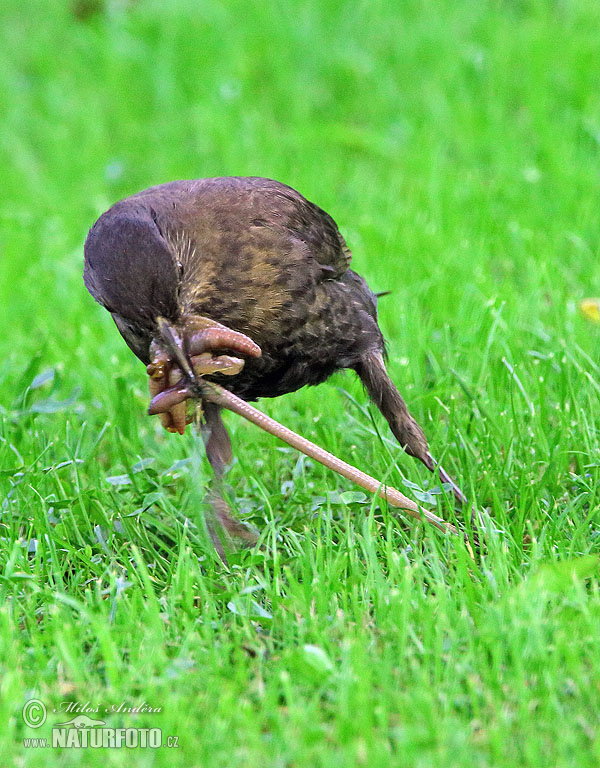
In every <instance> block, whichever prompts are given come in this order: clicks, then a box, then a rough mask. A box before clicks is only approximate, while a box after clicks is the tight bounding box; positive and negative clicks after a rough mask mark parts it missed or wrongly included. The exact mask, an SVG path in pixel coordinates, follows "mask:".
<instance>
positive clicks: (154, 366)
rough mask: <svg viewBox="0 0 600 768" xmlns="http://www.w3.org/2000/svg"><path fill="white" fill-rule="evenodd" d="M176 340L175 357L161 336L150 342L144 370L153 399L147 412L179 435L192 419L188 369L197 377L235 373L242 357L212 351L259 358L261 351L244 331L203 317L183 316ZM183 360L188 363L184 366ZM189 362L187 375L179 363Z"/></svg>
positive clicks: (237, 371)
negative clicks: (147, 361) (189, 405)
mask: <svg viewBox="0 0 600 768" xmlns="http://www.w3.org/2000/svg"><path fill="white" fill-rule="evenodd" d="M179 341H180V344H181V347H180V349H179V352H180V354H178V355H177V356H174V355H173V354H172V353H171V351H170V350H169V349H168V348H167V347H166V346H165V344H164V343H162V341H161V340H160V339H157V340H155V341H153V342H152V344H151V346H150V356H151V359H150V363H149V364H148V366H147V368H146V372H147V373H148V377H149V379H148V385H149V389H150V397H151V398H152V399H151V401H150V407H149V409H148V412H149V413H150V414H151V415H154V414H157V415H158V416H159V418H160V421H161V424H162V425H163V427H164V428H165V429H166V430H167V431H169V432H178V433H179V434H181V435H182V434H183V433H184V431H185V428H186V425H187V424H189V423H190V422H191V421H193V418H194V409H191V410H190V409H188V403H187V401H188V400H189V399H190V398H191V397H192V395H191V393H190V391H189V388H188V387H187V386H186V383H188V382H186V381H185V379H186V378H188V379H189V377H190V371H191V372H193V375H195V376H196V377H201V376H206V375H210V374H215V373H220V374H222V375H224V376H235V375H236V374H237V373H239V372H240V371H241V370H242V368H243V367H244V360H243V359H242V358H241V357H235V356H233V355H229V354H215V353H219V352H229V351H230V352H233V353H237V354H239V355H242V356H243V357H260V355H261V350H260V347H259V346H258V345H257V344H255V343H254V342H253V341H252V339H250V338H249V337H248V336H246V335H244V334H243V333H238V332H237V331H233V330H231V329H230V328H227V327H225V326H224V325H221V324H220V323H215V322H212V321H210V320H209V319H208V318H203V317H194V318H188V319H184V323H183V332H182V333H181V337H180V340H179ZM178 358H180V359H178ZM184 363H187V364H186V365H185V366H184ZM188 365H189V368H188V373H187V374H186V373H185V371H182V366H183V367H188ZM196 407H197V406H196ZM200 407H201V404H200Z"/></svg>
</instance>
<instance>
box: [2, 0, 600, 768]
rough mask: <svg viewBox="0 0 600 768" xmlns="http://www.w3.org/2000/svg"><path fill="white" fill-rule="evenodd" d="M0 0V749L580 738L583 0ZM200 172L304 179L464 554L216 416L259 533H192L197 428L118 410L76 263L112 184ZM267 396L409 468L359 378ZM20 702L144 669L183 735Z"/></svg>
mask: <svg viewBox="0 0 600 768" xmlns="http://www.w3.org/2000/svg"><path fill="white" fill-rule="evenodd" d="M0 22H1V30H2V32H1V34H2V45H1V46H0V94H1V97H0V116H1V117H0V119H1V124H0V125H1V130H0V168H1V174H0V176H1V182H2V183H1V189H0V278H1V279H0V327H1V328H2V334H1V336H0V359H1V360H2V365H1V366H0V498H1V499H2V507H1V516H0V537H1V538H0V563H1V565H2V568H3V575H2V579H1V580H0V598H1V599H2V604H1V605H0V638H2V646H1V647H0V672H1V676H0V731H4V734H3V736H2V739H3V740H4V746H3V754H5V755H6V760H7V761H13V762H14V764H16V765H24V764H27V765H38V764H39V765H48V764H61V765H79V764H81V765H84V764H96V762H98V763H100V762H101V763H102V764H104V765H122V764H123V765H124V764H130V763H131V762H132V761H133V762H135V763H136V764H140V765H170V766H171V765H199V766H200V765H201V766H203V767H204V766H212V765H215V766H218V765H223V764H225V763H227V764H230V765H238V764H239V765H242V764H243V765H245V766H254V765H257V766H259V765H260V766H264V765H277V766H292V765H293V766H300V765H306V766H319V765H323V766H325V765H337V766H339V765H356V764H359V765H360V764H365V765H375V766H377V765H406V766H423V767H424V766H427V768H429V766H450V765H452V766H455V765H477V766H495V767H496V766H508V765H519V766H525V765H527V766H538V765H540V764H542V762H546V763H550V764H551V765H553V766H563V765H564V766H567V765H573V764H577V765H578V766H587V765H590V766H595V765H597V764H598V761H599V760H600V742H599V740H598V735H597V734H598V725H599V723H598V711H599V705H600V701H599V698H600V688H599V685H600V664H599V662H598V658H599V651H600V641H599V630H600V621H599V619H600V597H599V591H598V581H597V560H596V556H597V553H598V549H599V547H598V542H599V540H600V539H599V532H600V528H599V522H600V515H599V511H600V510H599V505H598V494H597V490H596V489H597V485H598V483H597V481H598V466H600V447H599V441H598V433H599V429H600V409H599V406H598V396H599V393H600V368H599V367H598V366H599V362H600V335H599V333H598V328H597V327H596V326H594V325H592V324H589V323H588V322H587V321H586V320H585V319H584V318H583V317H581V316H580V315H579V314H578V312H577V304H578V302H579V300H580V299H581V298H583V297H584V296H586V295H595V294H598V293H600V279H599V278H600V270H599V267H598V254H599V237H600V205H599V194H598V192H599V159H600V66H599V62H600V5H599V4H598V3H597V2H596V0H513V1H512V2H511V1H509V0H505V1H503V2H502V1H501V0H497V1H495V2H494V1H492V0H482V1H481V2H450V1H448V2H446V1H445V0H439V1H438V2H433V1H430V2H427V1H426V0H423V1H422V2H417V1H416V0H414V1H413V0H406V1H401V2H391V0H387V1H386V2H381V1H380V0H373V1H372V2H357V3H342V2H339V1H336V2H333V1H332V0H320V1H319V2H316V0H305V1H304V2H300V1H299V0H298V1H297V2H296V1H295V0H286V1H285V2H283V1H280V2H272V3H258V4H252V3H248V2H238V1H237V0H233V1H232V2H187V1H186V0H172V1H171V2H165V3H159V2H156V1H155V0H137V2H129V3H128V2H125V1H122V2H116V1H115V2H105V3H103V2H97V3H96V2H94V1H93V0H78V2H76V3H74V4H70V3H67V2H57V1H56V0H51V1H50V2H45V3H41V2H31V1H30V0H25V2H16V0H3V2H2V4H1V5H0ZM213 175H261V176H269V177H272V178H276V179H278V180H280V181H283V182H285V183H287V184H290V185H292V186H294V187H296V188H297V189H298V190H299V191H301V192H302V193H303V194H304V195H305V196H306V197H308V198H309V199H310V200H312V201H314V202H316V203H317V204H318V205H320V206H321V207H323V208H325V209H326V210H327V211H329V212H330V213H331V214H332V215H333V216H334V218H335V219H336V221H337V222H338V224H339V226H340V228H341V230H342V232H343V233H344V235H345V236H346V239H347V241H348V243H349V245H350V247H351V248H352V250H353V253H354V266H355V268H356V269H357V270H358V271H359V272H361V273H362V274H364V275H365V276H366V277H367V279H368V280H369V283H370V285H371V287H372V288H373V289H374V290H377V291H383V290H390V291H391V292H392V293H391V296H389V297H386V298H384V299H382V300H381V302H380V316H381V324H382V327H383V330H384V332H385V334H386V336H387V338H388V339H389V349H390V370H391V372H392V375H393V378H394V379H395V381H396V382H397V383H398V386H399V388H400V389H401V391H402V392H403V393H404V394H405V396H406V399H407V401H408V402H409V405H410V407H411V410H412V411H413V412H414V413H415V415H416V416H417V417H418V419H419V421H420V422H421V423H422V424H423V426H424V428H425V431H426V433H427V434H428V437H429V438H430V442H431V446H432V451H433V453H434V454H435V455H437V456H441V457H443V458H444V462H445V464H447V465H448V468H449V469H451V470H452V473H453V474H454V475H455V476H456V477H457V478H458V479H460V480H461V482H462V484H463V486H464V487H465V488H466V489H467V491H468V492H469V493H470V494H471V495H472V496H473V498H475V499H476V500H477V503H478V505H479V507H480V508H482V509H485V510H486V520H487V525H488V531H487V546H486V548H485V550H484V552H483V554H482V558H481V560H480V561H478V562H477V563H472V562H470V560H469V558H468V556H467V555H466V554H465V552H464V550H463V549H462V548H461V547H460V546H459V545H455V544H454V543H453V542H448V541H445V540H444V539H443V538H442V537H440V536H439V535H438V534H437V533H436V532H435V531H432V530H429V529H424V528H423V527H422V526H420V525H413V524H410V525H405V524H404V523H402V522H400V521H399V519H398V516H395V515H392V514H390V512H389V511H388V510H387V509H384V508H379V507H378V506H377V505H376V504H375V505H371V504H370V503H369V499H367V498H366V497H365V496H364V495H360V494H359V495H356V494H350V495H340V494H341V493H342V492H344V491H348V490H351V491H353V490H354V489H351V488H350V489H349V487H348V484H347V483H345V481H343V480H341V479H339V478H336V477H332V476H331V475H329V474H327V473H326V472H325V471H322V470H321V469H320V468H318V467H315V466H314V465H313V464H312V463H311V462H306V461H301V460H300V461H299V460H298V457H297V455H296V454H294V453H293V452H290V451H287V450H284V449H282V448H281V447H280V446H278V445H276V443H275V441H273V440H272V439H271V438H269V437H267V436H265V435H262V434H257V430H255V429H254V428H252V427H251V426H249V425H246V424H241V423H239V421H238V420H236V419H233V418H230V419H229V424H230V425H231V427H232V432H233V437H234V445H235V451H236V456H237V459H238V461H237V463H236V465H235V466H234V467H233V469H232V471H231V473H230V477H229V482H230V495H231V500H232V504H233V506H234V508H235V509H236V511H237V513H238V514H240V515H243V516H245V517H246V518H247V519H248V520H250V521H251V522H253V523H254V524H255V525H257V527H259V528H260V529H261V530H262V531H263V538H262V547H261V548H258V549H257V550H255V551H253V552H239V553H237V554H234V555H233V556H232V561H231V563H232V565H231V568H230V569H229V571H225V570H224V569H223V568H221V567H220V566H219V564H218V563H217V562H215V561H214V557H213V556H212V553H211V550H210V546H209V545H208V544H207V542H206V538H205V536H204V533H203V528H202V524H201V519H202V516H201V508H202V498H203V492H202V488H203V485H204V483H205V482H206V480H207V478H208V477H209V472H208V471H207V468H206V466H205V464H204V462H203V459H202V453H201V450H200V449H199V447H198V444H197V440H196V439H195V438H194V436H193V435H191V434H188V435H186V436H185V437H184V438H183V439H179V438H177V437H173V436H169V435H166V434H163V433H161V431H160V429H159V428H158V425H157V424H156V423H155V421H154V420H150V419H148V418H146V417H145V415H144V413H145V406H146V403H147V396H146V392H145V386H146V385H145V381H144V379H145V375H144V371H143V368H142V366H141V365H140V364H139V362H137V361H136V360H135V359H134V358H133V356H132V355H131V353H130V352H129V350H128V349H127V348H126V347H125V345H124V343H123V342H122V340H121V339H120V337H119V335H118V333H117V331H116V329H115V328H114V327H113V326H112V321H111V320H110V318H109V316H108V314H107V313H106V312H105V311H104V310H102V309H101V308H100V307H99V306H97V305H95V304H94V302H93V301H92V299H91V298H90V297H89V296H88V295H87V293H86V291H85V289H84V286H83V283H82V280H81V272H82V260H83V255H82V247H83V242H84V240H85V236H86V233H87V230H88V228H89V227H90V226H91V225H92V223H93V222H94V220H95V219H96V218H97V216H98V215H99V214H100V213H102V212H103V211H104V210H105V209H106V208H107V207H108V206H109V205H111V204H112V203H113V202H114V201H116V200H117V199H120V198H122V197H125V196H127V195H129V194H131V193H133V192H136V191H138V190H140V189H142V188H144V187H147V186H150V185H152V184H157V183H161V182H165V181H170V180H173V179H177V178H196V177H201V176H213ZM260 407H262V408H264V409H265V410H267V411H268V412H269V413H271V414H273V415H274V416H275V417H276V418H279V419H280V420H281V421H283V422H284V423H286V424H288V425H289V426H290V427H292V428H294V429H296V430H298V431H300V432H302V433H303V434H305V435H306V436H308V437H311V438H312V439H314V440H316V441H317V442H319V443H320V444H322V445H324V446H325V447H327V448H329V449H330V450H332V451H334V452H336V453H337V454H338V455H340V456H343V457H344V458H346V459H347V460H349V461H352V462H353V463H355V464H358V465H359V466H360V467H361V468H363V469H365V470H367V471H370V472H372V473H373V474H375V475H377V476H382V475H383V474H385V473H386V472H388V473H389V474H388V477H389V478H390V482H392V483H394V484H397V485H400V487H402V483H403V482H404V481H405V480H406V481H407V482H408V483H409V486H408V488H407V487H406V486H405V490H406V491H407V492H410V493H411V492H412V490H414V486H412V485H410V483H413V484H416V486H417V492H419V489H421V491H427V489H429V490H431V486H432V485H435V481H434V480H432V479H430V478H428V477H426V476H425V474H424V471H422V470H421V469H420V468H419V467H417V466H416V465H415V464H414V463H413V462H412V461H411V460H410V459H409V458H407V457H404V456H403V455H402V454H401V453H400V452H399V451H398V450H397V447H396V446H395V445H394V443H393V441H392V440H391V439H390V438H389V435H388V433H387V432H386V430H385V429H384V428H383V425H382V424H381V422H380V421H379V419H378V417H377V416H375V415H374V414H372V412H371V411H370V410H369V409H367V408H366V407H365V399H364V396H363V395H362V393H361V390H360V388H359V387H358V386H357V385H356V384H355V383H354V382H353V381H352V380H351V377H350V376H341V375H340V376H337V377H335V379H334V380H333V381H332V383H331V384H326V385H323V386H322V387H321V388H319V389H318V390H306V391H302V392H299V393H296V394H294V395H292V396H289V397H286V398H284V399H281V400H278V401H273V402H265V403H262V404H261V406H260ZM436 499H437V504H438V505H439V507H440V510H439V511H440V513H441V514H443V515H444V516H446V517H453V515H454V512H453V510H452V508H451V505H450V504H449V502H448V501H444V500H441V497H440V496H434V497H429V501H430V502H433V503H435V502H436ZM33 696H35V697H37V698H40V699H42V700H44V701H45V702H46V704H47V705H48V706H49V707H52V706H56V703H57V702H60V701H64V700H70V699H73V700H79V701H84V702H85V701H87V700H88V699H89V700H92V701H102V702H105V703H106V704H107V705H109V704H112V703H113V702H117V701H121V700H127V701H128V702H131V703H132V704H133V703H135V701H139V700H142V699H146V700H147V701H149V702H150V703H151V704H153V705H159V706H162V707H163V709H164V712H163V714H161V715H160V716H154V720H153V719H152V717H153V716H147V717H140V718H137V719H136V720H135V723H136V724H137V725H140V724H142V725H144V726H146V727H149V726H148V724H151V725H156V724H157V723H158V724H159V727H162V728H163V730H164V733H165V734H167V733H176V734H179V736H180V749H179V750H172V751H165V750H159V751H157V752H152V753H151V752H149V751H144V750H136V751H134V752H129V753H128V754H125V753H124V750H103V751H101V752H100V751H91V750H87V751H86V750H83V751H81V752H77V751H76V750H64V751H62V752H59V751H57V750H52V751H50V750H43V749H31V748H29V749H28V748H25V747H24V746H23V738H24V737H29V736H38V735H39V736H48V733H49V732H48V730H47V729H46V730H44V729H40V730H39V731H38V732H33V731H32V730H31V729H27V728H26V727H25V725H24V724H23V720H22V717H21V715H20V712H21V708H22V706H23V703H24V702H25V701H26V700H27V699H28V698H32V697H33ZM62 720H64V718H62ZM62 720H61V721H62ZM123 723H126V724H131V722H130V721H128V720H127V719H126V718H125V719H123V718H122V717H119V716H112V715H111V720H110V724H111V725H112V726H114V727H117V726H120V725H122V724H123ZM49 755H50V757H49ZM53 761H54V762H53ZM6 764H9V763H8V762H7V763H6Z"/></svg>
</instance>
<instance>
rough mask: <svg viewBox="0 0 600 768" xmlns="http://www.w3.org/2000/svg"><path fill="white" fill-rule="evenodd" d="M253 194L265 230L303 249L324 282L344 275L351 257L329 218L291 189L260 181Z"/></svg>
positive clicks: (339, 233) (334, 224)
mask: <svg viewBox="0 0 600 768" xmlns="http://www.w3.org/2000/svg"><path fill="white" fill-rule="evenodd" d="M257 181H260V182H261V183H260V184H257V188H256V193H257V194H259V195H260V198H261V200H260V208H261V209H262V210H263V211H264V222H261V223H263V224H264V225H265V226H268V227H270V228H271V229H275V230H279V231H284V232H285V233H286V234H288V235H289V236H291V237H292V238H294V239H296V240H300V241H301V242H303V243H304V244H305V245H306V248H307V251H308V253H309V254H310V257H311V258H313V259H314V260H315V261H316V262H317V263H318V264H319V265H320V266H321V268H322V270H323V273H324V274H323V277H324V279H335V278H337V277H340V276H341V275H343V274H344V273H345V272H346V270H347V269H348V267H349V266H350V261H351V259H352V253H351V251H350V249H349V248H348V245H347V244H346V241H345V240H344V237H343V236H342V234H341V232H340V231H339V229H338V227H337V224H336V223H335V221H334V220H333V219H332V217H331V216H330V215H329V214H328V213H326V211H324V210H323V209H322V208H319V206H318V205H315V204H314V203H311V202H310V201H309V200H307V199H306V198H305V197H303V196H302V195H301V194H300V193H299V192H296V190H295V189H292V187H288V186H287V185H285V184H281V183H279V182H275V181H270V180H268V179H260V180H257Z"/></svg>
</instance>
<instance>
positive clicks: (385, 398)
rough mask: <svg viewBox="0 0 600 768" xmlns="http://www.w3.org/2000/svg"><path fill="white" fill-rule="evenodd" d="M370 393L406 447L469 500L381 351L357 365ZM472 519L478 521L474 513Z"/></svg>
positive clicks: (462, 499)
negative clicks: (413, 412) (430, 440)
mask: <svg viewBox="0 0 600 768" xmlns="http://www.w3.org/2000/svg"><path fill="white" fill-rule="evenodd" d="M355 370H356V373H357V374H358V375H359V377H360V380H361V381H362V383H363V385H364V387H365V389H366V390H367V392H368V394H369V397H370V398H371V400H372V401H373V402H374V403H375V405H376V406H377V407H378V408H379V410H380V411H381V413H382V414H383V416H384V417H385V419H386V421H387V422H388V424H389V425H390V429H391V430H392V433H393V434H394V436H395V437H396V439H397V440H398V442H399V443H400V444H401V445H402V446H403V448H404V450H405V451H406V452H407V453H408V454H409V455H410V456H414V457H415V458H416V459H419V460H420V461H422V462H423V464H425V466H426V467H427V469H429V470H430V471H431V472H435V471H436V470H437V471H438V473H439V476H440V480H441V481H442V482H444V483H449V484H450V486H451V487H452V492H453V494H454V496H455V498H456V500H457V501H458V502H459V503H460V504H467V498H466V497H465V495H464V493H463V492H462V491H461V490H460V488H459V487H458V486H457V485H456V483H455V482H454V480H452V478H451V477H450V476H449V475H448V473H447V472H446V471H445V469H444V468H443V467H442V466H441V465H440V464H438V463H437V461H436V460H435V459H434V458H433V456H432V455H431V453H430V452H429V447H428V445H427V439H426V437H425V434H424V432H423V430H422V429H421V427H420V426H419V425H418V424H417V422H416V421H415V419H414V418H413V417H412V416H411V414H410V412H409V410H408V408H407V407H406V403H405V402H404V400H403V399H402V396H401V395H400V393H399V392H398V390H397V389H396V387H395V385H394V383H393V382H392V380H391V379H390V377H389V375H388V372H387V370H386V368H385V363H384V362H383V357H382V355H381V353H380V352H370V353H368V354H366V355H365V356H364V357H363V359H362V360H361V362H360V363H359V364H358V365H357V366H356V367H355ZM472 522H475V521H474V520H473V517H472Z"/></svg>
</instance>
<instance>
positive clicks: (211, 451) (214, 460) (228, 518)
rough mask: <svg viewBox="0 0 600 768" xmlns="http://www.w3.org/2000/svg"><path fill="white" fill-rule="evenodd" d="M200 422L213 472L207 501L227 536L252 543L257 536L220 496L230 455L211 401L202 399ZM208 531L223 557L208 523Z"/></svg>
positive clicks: (224, 433) (227, 437)
mask: <svg viewBox="0 0 600 768" xmlns="http://www.w3.org/2000/svg"><path fill="white" fill-rule="evenodd" d="M203 405H204V423H203V424H202V427H201V430H202V437H203V438H204V445H205V448H206V457H207V458H208V461H209V462H210V465H211V467H212V468H213V471H214V473H215V477H214V480H213V482H212V483H211V488H210V490H209V491H208V495H207V496H208V502H209V504H210V506H211V509H212V511H213V512H214V514H215V517H216V519H217V521H218V523H219V524H220V525H221V526H222V527H223V528H224V529H225V531H226V532H227V533H228V534H229V535H230V536H235V537H237V538H240V539H243V540H244V541H246V542H248V543H249V544H255V543H256V541H257V539H258V537H257V535H256V534H255V533H254V532H253V531H251V530H250V529H248V528H247V527H246V526H245V525H244V524H243V523H240V521H239V520H236V519H235V517H233V516H232V515H231V512H230V509H229V505H228V504H227V502H226V501H225V499H224V498H223V487H222V486H223V476H224V474H225V472H226V470H227V466H228V465H229V464H230V463H231V461H232V459H233V453H232V450H231V440H230V438H229V433H228V432H227V430H226V428H225V425H224V424H223V419H222V416H221V408H220V407H219V406H218V405H215V404H214V403H209V402H206V401H205V402H204V404H203ZM208 527H209V533H210V535H211V538H212V540H213V543H214V545H215V548H216V549H217V552H218V553H219V556H220V557H221V559H222V560H223V561H224V562H226V560H225V552H224V550H223V544H222V542H221V540H220V538H219V535H218V532H217V531H215V530H214V528H213V526H211V525H210V524H209V526H208Z"/></svg>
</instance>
